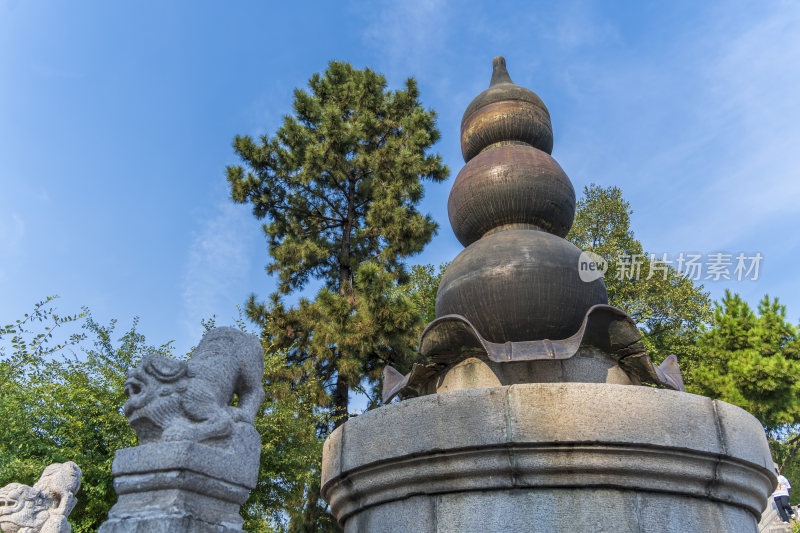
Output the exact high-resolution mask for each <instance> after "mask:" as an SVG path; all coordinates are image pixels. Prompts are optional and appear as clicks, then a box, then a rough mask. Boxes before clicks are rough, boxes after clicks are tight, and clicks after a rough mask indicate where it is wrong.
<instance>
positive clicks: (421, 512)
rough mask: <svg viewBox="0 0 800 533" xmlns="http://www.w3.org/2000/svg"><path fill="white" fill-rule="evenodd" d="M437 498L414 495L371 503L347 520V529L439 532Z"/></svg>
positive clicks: (363, 532)
mask: <svg viewBox="0 0 800 533" xmlns="http://www.w3.org/2000/svg"><path fill="white" fill-rule="evenodd" d="M435 506H436V499H435V498H429V497H425V496H412V497H410V498H407V499H405V500H398V501H395V502H391V503H389V504H386V505H381V506H378V507H372V508H370V509H367V510H366V511H364V512H363V513H359V514H357V515H355V516H354V517H353V518H351V519H350V520H348V521H347V522H345V525H344V530H345V533H367V532H369V533H398V532H401V531H402V532H409V533H411V532H412V531H413V532H414V533H428V532H430V533H436V508H435Z"/></svg>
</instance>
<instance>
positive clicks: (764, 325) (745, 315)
mask: <svg viewBox="0 0 800 533" xmlns="http://www.w3.org/2000/svg"><path fill="white" fill-rule="evenodd" d="M698 348H699V349H700V351H701V352H702V354H703V357H702V359H701V360H700V362H699V363H698V365H697V366H696V367H695V368H694V370H693V379H692V390H693V392H696V393H698V394H702V395H704V396H711V397H713V398H719V399H721V400H724V401H726V402H730V403H733V404H736V405H738V406H740V407H742V408H744V409H746V410H747V411H749V412H750V413H752V414H753V415H754V416H755V417H756V418H758V419H759V420H760V421H761V423H762V424H763V425H764V427H765V428H766V429H767V431H768V433H770V435H772V436H778V434H779V433H780V431H781V430H783V429H785V428H786V427H787V426H789V425H794V424H798V423H800V339H799V338H798V331H797V327H796V326H794V325H792V324H791V323H789V322H787V321H786V308H785V307H784V306H783V305H781V304H780V303H779V302H778V299H777V298H775V299H771V298H770V297H769V296H765V297H764V299H763V300H761V302H760V303H759V304H758V311H757V312H754V311H753V310H752V309H751V308H750V306H749V305H748V304H747V303H746V302H745V301H744V300H742V298H741V297H740V296H739V295H738V294H732V293H731V292H730V291H726V293H725V297H724V298H723V299H722V302H721V303H719V304H716V306H715V310H714V323H713V327H712V328H710V329H709V330H708V331H706V332H703V333H702V334H701V335H700V336H699V339H698Z"/></svg>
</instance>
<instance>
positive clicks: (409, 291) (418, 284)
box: [396, 263, 449, 337]
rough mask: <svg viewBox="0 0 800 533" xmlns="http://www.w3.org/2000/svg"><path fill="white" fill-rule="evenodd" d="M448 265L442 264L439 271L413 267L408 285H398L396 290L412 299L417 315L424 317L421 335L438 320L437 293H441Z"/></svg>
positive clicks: (429, 267)
mask: <svg viewBox="0 0 800 533" xmlns="http://www.w3.org/2000/svg"><path fill="white" fill-rule="evenodd" d="M448 264H449V263H442V264H441V265H439V268H438V269H437V268H436V267H434V266H433V265H412V266H411V271H410V272H409V279H408V283H405V284H402V285H398V286H397V288H396V290H397V291H398V292H401V293H403V294H405V295H407V296H408V297H409V298H410V299H411V302H412V303H413V304H414V306H415V308H416V309H417V313H419V314H420V315H421V316H422V321H421V322H420V326H421V328H420V330H419V333H421V332H422V328H424V327H425V326H427V325H428V324H430V323H431V322H432V321H433V320H435V319H436V293H437V292H438V291H439V282H440V281H441V280H442V274H444V271H445V269H447V265H448ZM414 337H416V335H415V336H414Z"/></svg>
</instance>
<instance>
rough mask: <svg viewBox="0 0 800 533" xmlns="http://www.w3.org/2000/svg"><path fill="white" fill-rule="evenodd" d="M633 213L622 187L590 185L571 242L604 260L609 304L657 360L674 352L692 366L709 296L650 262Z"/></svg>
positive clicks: (706, 317)
mask: <svg viewBox="0 0 800 533" xmlns="http://www.w3.org/2000/svg"><path fill="white" fill-rule="evenodd" d="M632 214H633V211H632V210H631V206H630V204H629V203H628V202H627V201H625V199H624V198H623V197H622V191H621V190H620V189H619V188H618V187H601V186H599V185H596V184H591V185H588V186H586V187H584V190H583V197H582V198H580V199H579V201H578V203H577V208H576V212H575V222H574V224H573V226H572V229H571V230H570V232H569V235H567V239H568V240H569V241H570V242H572V243H573V244H575V245H576V246H577V247H578V248H580V249H581V250H586V251H591V252H594V253H596V254H598V255H600V256H602V257H603V258H604V259H606V261H607V262H608V270H607V272H606V273H605V276H604V277H603V280H604V281H605V284H606V289H607V290H608V300H609V303H610V304H611V305H613V306H615V307H619V308H620V309H622V310H624V311H625V312H627V313H628V314H629V315H630V316H631V318H633V320H634V321H635V322H636V323H637V325H638V326H639V327H640V329H641V330H642V332H643V334H644V336H645V342H646V343H647V346H648V349H649V351H650V354H651V355H652V356H653V358H654V359H655V360H656V361H660V360H661V359H663V358H664V357H666V356H667V355H669V354H671V353H674V354H676V355H678V356H679V358H680V360H681V365H682V366H683V367H688V366H691V365H692V364H694V362H695V361H696V360H697V358H698V356H699V353H698V351H697V349H696V347H695V344H694V338H695V332H697V331H699V330H700V329H701V328H702V326H703V325H704V324H706V323H708V321H709V320H710V319H711V303H710V301H709V298H708V294H707V293H706V292H704V291H703V287H702V286H697V285H695V284H694V283H693V282H692V280H691V279H689V278H687V277H685V276H683V275H681V273H680V272H678V271H677V270H676V269H675V268H673V267H672V266H671V265H669V264H666V263H663V262H659V261H658V259H659V258H658V257H656V258H655V259H656V261H655V262H651V261H650V259H651V258H650V256H649V255H648V254H647V252H646V251H645V250H644V247H643V246H642V243H641V242H640V241H638V240H637V239H636V237H635V236H634V233H633V230H632V229H631V220H630V217H631V215H632ZM626 260H627V261H628V263H627V264H623V261H626Z"/></svg>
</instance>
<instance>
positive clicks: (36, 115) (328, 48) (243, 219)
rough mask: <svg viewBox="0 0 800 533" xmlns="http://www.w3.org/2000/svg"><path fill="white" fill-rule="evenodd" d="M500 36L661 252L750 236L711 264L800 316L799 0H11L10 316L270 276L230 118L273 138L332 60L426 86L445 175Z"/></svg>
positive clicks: (177, 325) (573, 160)
mask: <svg viewBox="0 0 800 533" xmlns="http://www.w3.org/2000/svg"><path fill="white" fill-rule="evenodd" d="M495 55H504V56H505V57H506V59H507V63H508V68H509V71H510V73H511V76H512V78H513V79H514V81H515V82H516V83H518V84H520V85H524V86H526V87H528V88H530V89H532V90H534V91H536V92H537V93H538V94H539V95H540V96H541V97H542V99H543V100H544V102H545V103H546V104H547V106H548V108H549V110H550V113H551V115H552V118H553V128H554V131H555V149H554V151H553V155H554V157H555V158H556V159H557V160H558V162H559V163H560V164H561V166H562V167H563V168H564V169H565V171H566V172H567V174H568V175H569V176H570V178H571V179H572V181H573V184H574V185H575V188H576V190H578V191H579V190H580V189H582V187H583V186H584V185H586V184H588V183H590V182H596V183H599V184H602V185H617V186H619V187H621V188H622V191H623V193H624V195H625V197H626V198H627V199H628V200H629V201H630V202H631V204H632V206H633V209H634V211H635V214H634V216H633V228H634V230H635V232H636V235H637V237H638V238H639V239H640V240H641V241H642V242H643V244H644V246H645V248H646V249H647V250H648V251H651V252H656V253H662V252H667V253H670V254H677V253H678V252H681V251H684V252H699V253H703V254H707V253H712V252H718V251H723V252H728V253H734V254H735V253H738V252H746V253H755V252H760V253H761V254H762V255H763V256H764V260H763V262H762V264H761V269H760V278H759V280H758V281H742V282H739V281H720V282H711V283H706V288H707V289H708V290H710V291H711V293H712V296H713V297H715V298H718V297H719V296H720V295H721V294H722V293H723V292H724V290H725V289H726V288H730V289H732V290H734V291H737V292H739V293H740V294H742V295H743V296H744V297H745V298H746V299H747V300H748V301H750V302H751V303H756V302H757V301H758V300H759V299H760V298H761V297H762V296H763V295H764V294H765V293H769V294H770V295H775V296H779V297H780V298H781V300H782V301H783V302H784V303H785V304H786V305H787V306H788V311H789V317H790V318H791V319H792V321H795V322H797V321H798V319H800V277H798V275H797V267H798V264H800V249H799V248H798V243H799V241H800V232H799V231H798V228H797V226H798V214H800V176H798V171H799V170H800V148H799V147H800V98H798V94H800V93H798V89H800V61H798V57H800V3H796V2H770V1H767V2H758V3H756V2H710V3H698V2H681V1H678V2H658V3H656V2H619V3H612V2H599V1H598V2H581V1H564V2H557V3H556V2H546V3H545V2H531V1H527V2H504V1H495V2H485V3H481V2H469V1H461V2H448V1H433V0H431V1H411V0H406V1H404V2H397V1H389V2H371V3H369V4H366V3H364V4H359V3H355V2H318V3H306V2H280V3H279V2H229V3H222V2H126V3H123V2H105V1H97V2H89V1H86V2H55V1H53V2H45V1H41V2H37V1H24V0H16V1H15V0H0V322H2V323H7V322H9V321H11V320H13V319H15V318H17V317H19V316H21V314H22V313H24V312H25V311H27V310H29V309H30V308H31V307H32V305H33V303H34V302H35V301H37V300H39V299H42V298H43V297H45V296H47V295H52V294H59V295H60V296H61V300H60V301H59V302H58V307H59V309H60V310H61V311H62V312H74V311H77V310H79V308H80V306H82V305H86V306H88V307H89V308H90V309H91V310H92V311H93V313H94V314H95V316H96V318H98V319H100V320H101V321H107V320H109V319H111V318H114V317H116V318H118V319H120V321H121V325H122V326H125V325H127V324H129V323H130V320H131V319H132V317H133V316H140V317H141V327H140V329H141V331H142V332H143V333H145V334H146V335H147V336H148V338H149V340H151V341H153V342H154V343H159V344H160V343H163V342H166V341H168V340H170V339H175V341H176V346H177V348H178V350H179V351H185V350H186V349H188V348H189V347H190V346H191V345H192V344H194V343H196V341H197V340H198V338H199V335H200V334H201V331H202V329H201V326H200V319H201V318H206V317H209V316H211V315H216V316H217V319H218V323H230V322H231V321H232V319H233V317H234V316H235V315H236V309H235V307H236V305H237V304H241V303H242V302H244V301H245V299H246V298H247V296H248V295H249V294H250V293H251V292H254V293H256V294H257V295H259V296H262V297H266V296H267V295H268V294H269V293H270V292H271V291H272V290H273V287H274V283H273V281H272V280H271V279H270V278H269V277H268V276H267V275H266V273H265V272H264V266H265V265H266V263H267V253H266V247H265V241H264V239H263V237H262V235H261V230H260V224H259V222H258V221H256V219H255V218H254V217H253V216H252V215H251V214H250V212H249V209H248V208H247V207H245V206H239V205H234V204H232V203H231V202H230V200H229V199H228V191H227V188H226V183H225V179H224V176H225V167H226V165H229V164H231V163H235V162H236V159H235V157H234V154H233V151H232V149H231V141H232V139H233V137H234V135H236V134H251V135H259V134H263V133H273V132H274V131H275V129H276V128H277V127H278V125H279V124H280V121H281V117H282V115H284V114H286V113H288V112H289V111H290V109H291V107H290V106H291V100H292V91H293V89H294V88H296V87H302V86H304V85H305V83H306V81H307V79H308V78H309V76H311V74H313V73H315V72H319V71H322V70H324V69H325V68H326V65H327V63H328V62H329V61H330V60H333V59H336V60H344V61H349V62H351V63H352V64H354V65H355V66H357V67H359V68H362V67H365V66H369V67H371V68H373V69H375V70H377V71H378V72H382V73H384V74H385V75H386V76H387V79H388V82H389V85H390V87H392V88H399V87H400V86H401V84H402V82H403V80H404V79H405V77H407V76H414V77H416V79H417V80H418V82H419V87H420V90H421V99H422V101H423V103H424V104H425V105H426V106H427V107H431V108H433V109H435V110H436V111H437V112H438V114H439V122H438V123H439V128H440V130H441V131H442V140H441V141H440V142H439V143H438V145H437V146H436V150H437V151H439V152H440V153H441V154H442V156H443V157H444V160H445V162H446V163H447V164H448V165H449V166H450V168H451V171H452V176H451V179H450V180H449V181H448V182H446V183H444V184H440V185H433V186H431V185H429V186H428V187H427V189H426V197H425V200H424V202H423V205H422V209H423V210H424V211H425V212H429V213H431V214H432V215H433V216H434V218H435V219H436V220H438V221H439V223H440V226H441V227H440V231H439V235H438V236H437V237H436V238H435V239H434V241H433V242H432V243H431V244H430V245H428V247H427V248H426V250H425V251H424V252H423V253H422V254H420V255H419V256H417V257H415V258H414V259H413V261H414V262H421V263H435V264H438V263H441V262H444V261H448V260H450V259H452V258H453V257H455V256H456V255H457V254H458V253H459V252H460V251H461V249H462V248H461V246H460V245H459V244H458V242H457V241H456V239H455V237H454V236H453V234H452V231H451V230H450V226H449V223H448V221H447V211H446V202H447V195H448V193H449V190H450V187H451V185H452V180H453V179H454V178H455V175H456V174H457V173H458V171H459V170H460V168H461V167H462V166H463V161H462V159H461V156H460V148H459V129H458V128H459V123H460V119H461V114H462V113H463V111H464V109H465V107H466V105H467V104H468V103H469V102H470V100H471V99H472V98H473V97H474V96H475V95H476V94H477V93H478V92H480V91H481V90H483V89H484V88H486V86H487V85H488V82H489V77H490V74H491V60H492V57H494V56H495Z"/></svg>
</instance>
